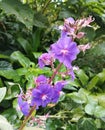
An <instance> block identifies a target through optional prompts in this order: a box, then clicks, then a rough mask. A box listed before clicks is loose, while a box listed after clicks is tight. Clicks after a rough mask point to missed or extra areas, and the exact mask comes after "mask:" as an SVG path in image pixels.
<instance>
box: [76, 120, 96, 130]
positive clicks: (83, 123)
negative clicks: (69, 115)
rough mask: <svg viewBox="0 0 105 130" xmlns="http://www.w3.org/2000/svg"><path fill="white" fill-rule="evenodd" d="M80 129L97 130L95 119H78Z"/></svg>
mask: <svg viewBox="0 0 105 130" xmlns="http://www.w3.org/2000/svg"><path fill="white" fill-rule="evenodd" d="M78 130H97V128H96V125H95V123H94V120H92V119H91V118H83V119H80V120H79V121H78Z"/></svg>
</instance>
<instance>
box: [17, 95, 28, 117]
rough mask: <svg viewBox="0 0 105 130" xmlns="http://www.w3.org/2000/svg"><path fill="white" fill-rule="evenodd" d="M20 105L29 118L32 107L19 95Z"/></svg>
mask: <svg viewBox="0 0 105 130" xmlns="http://www.w3.org/2000/svg"><path fill="white" fill-rule="evenodd" d="M18 104H19V107H20V110H21V111H22V113H23V114H24V115H25V116H27V115H28V114H29V110H30V106H29V104H28V103H27V101H23V100H22V97H21V96H20V95H19V97H18Z"/></svg>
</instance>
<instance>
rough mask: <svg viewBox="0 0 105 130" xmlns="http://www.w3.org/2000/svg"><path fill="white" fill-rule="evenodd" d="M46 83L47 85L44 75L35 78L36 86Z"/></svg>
mask: <svg viewBox="0 0 105 130" xmlns="http://www.w3.org/2000/svg"><path fill="white" fill-rule="evenodd" d="M46 83H47V78H46V76H44V75H40V76H38V77H37V78H35V84H36V86H39V85H41V84H46Z"/></svg>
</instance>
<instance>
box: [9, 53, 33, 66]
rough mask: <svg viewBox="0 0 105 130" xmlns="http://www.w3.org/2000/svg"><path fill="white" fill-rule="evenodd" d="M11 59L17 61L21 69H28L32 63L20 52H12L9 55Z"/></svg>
mask: <svg viewBox="0 0 105 130" xmlns="http://www.w3.org/2000/svg"><path fill="white" fill-rule="evenodd" d="M11 58H12V59H14V60H17V61H19V63H20V64H21V65H22V66H23V67H30V65H32V62H31V61H30V60H29V59H28V58H27V57H25V56H24V55H23V54H22V53H21V52H20V51H15V52H13V53H12V54H11Z"/></svg>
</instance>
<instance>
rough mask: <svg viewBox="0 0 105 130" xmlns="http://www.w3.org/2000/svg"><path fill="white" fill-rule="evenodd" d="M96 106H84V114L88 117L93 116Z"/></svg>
mask: <svg viewBox="0 0 105 130" xmlns="http://www.w3.org/2000/svg"><path fill="white" fill-rule="evenodd" d="M95 107H96V104H92V103H91V104H87V105H86V106H85V112H86V113H87V114H89V115H93V114H94V111H95Z"/></svg>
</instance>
